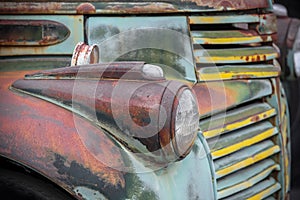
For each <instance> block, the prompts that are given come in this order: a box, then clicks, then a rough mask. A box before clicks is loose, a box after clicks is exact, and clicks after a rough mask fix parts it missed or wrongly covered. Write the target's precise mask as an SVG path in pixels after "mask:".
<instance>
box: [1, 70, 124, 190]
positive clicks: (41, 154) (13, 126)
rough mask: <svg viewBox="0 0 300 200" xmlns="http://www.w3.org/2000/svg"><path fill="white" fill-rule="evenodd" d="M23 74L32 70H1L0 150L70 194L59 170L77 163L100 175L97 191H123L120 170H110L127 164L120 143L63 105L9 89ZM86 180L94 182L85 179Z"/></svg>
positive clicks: (66, 178) (67, 181) (64, 176)
mask: <svg viewBox="0 0 300 200" xmlns="http://www.w3.org/2000/svg"><path fill="white" fill-rule="evenodd" d="M26 73H30V72H26V71H23V72H20V71H16V72H1V73H0V92H1V98H0V121H1V124H0V130H1V134H0V140H1V145H0V154H1V155H3V156H9V157H10V158H11V159H15V160H18V162H21V163H23V164H25V165H27V166H35V170H37V171H39V172H41V173H43V174H44V175H46V176H47V177H52V180H54V179H55V180H56V181H58V180H59V185H61V186H62V187H64V188H65V189H67V190H68V191H69V192H70V193H73V191H72V189H73V188H72V184H73V183H72V177H71V179H69V178H70V176H72V175H70V174H69V175H68V176H67V174H66V173H67V172H65V173H63V172H62V170H71V168H72V166H73V165H75V164H76V166H81V167H80V168H82V169H83V166H85V170H89V172H90V175H93V176H95V177H98V178H99V180H100V179H101V180H103V182H101V184H100V183H99V185H95V187H98V189H99V190H100V191H101V190H102V191H104V192H105V190H108V189H112V192H116V193H118V192H120V191H122V190H123V189H124V188H125V178H124V174H123V172H121V171H118V170H115V169H114V168H120V167H121V168H122V167H125V166H123V165H124V163H123V158H122V155H121V153H120V151H119V148H117V146H116V145H115V144H114V142H113V141H112V140H111V139H110V137H109V136H107V135H106V133H105V132H104V131H102V130H101V129H99V128H97V127H95V126H94V125H92V124H91V123H90V122H88V121H86V120H84V119H82V118H81V117H79V116H77V115H73V114H72V113H71V112H69V111H67V110H66V109H64V108H61V107H59V106H56V105H54V104H51V103H49V102H46V101H43V100H41V99H38V98H34V97H31V96H28V95H24V94H18V93H17V94H16V93H14V92H12V91H10V90H9V87H10V85H11V84H12V83H13V82H14V81H15V80H16V79H18V78H21V77H23V76H24V74H26ZM31 73H32V72H31ZM79 132H80V134H79ZM108 164H109V165H110V166H108ZM69 173H71V172H70V171H69ZM78 173H79V172H78ZM77 181H78V180H77ZM84 181H85V183H84V184H94V183H92V182H90V181H91V180H89V179H88V178H86V179H85V180H84Z"/></svg>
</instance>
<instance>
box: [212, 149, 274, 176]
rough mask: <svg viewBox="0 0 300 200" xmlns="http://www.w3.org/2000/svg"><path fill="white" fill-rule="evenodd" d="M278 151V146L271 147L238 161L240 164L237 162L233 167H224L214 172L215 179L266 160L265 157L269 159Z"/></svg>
mask: <svg viewBox="0 0 300 200" xmlns="http://www.w3.org/2000/svg"><path fill="white" fill-rule="evenodd" d="M279 151H280V147H279V146H278V145H276V146H273V147H271V148H269V149H267V150H265V151H262V152H260V153H258V154H257V155H255V156H252V157H249V158H247V159H245V160H242V161H240V162H238V163H236V164H234V165H231V166H229V167H226V168H224V169H221V170H218V171H217V172H216V175H217V178H218V177H222V176H225V175H227V174H230V173H232V172H234V171H236V170H238V169H242V168H244V167H248V166H250V165H252V164H254V163H256V162H258V161H261V160H263V159H265V158H267V157H269V156H271V155H273V154H275V153H277V152H279Z"/></svg>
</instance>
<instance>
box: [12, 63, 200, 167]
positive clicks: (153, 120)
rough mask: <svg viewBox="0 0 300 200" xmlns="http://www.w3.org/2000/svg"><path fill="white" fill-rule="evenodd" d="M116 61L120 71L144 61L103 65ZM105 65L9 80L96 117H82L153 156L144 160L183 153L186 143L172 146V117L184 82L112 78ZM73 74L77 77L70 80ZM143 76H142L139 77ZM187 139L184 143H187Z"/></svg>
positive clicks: (171, 158) (168, 159)
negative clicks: (182, 147)
mask: <svg viewBox="0 0 300 200" xmlns="http://www.w3.org/2000/svg"><path fill="white" fill-rule="evenodd" d="M122 64H123V66H125V68H124V67H123V69H125V70H126V67H127V70H128V68H129V69H130V67H131V69H134V67H135V66H141V65H142V66H144V64H143V63H133V65H132V66H130V63H113V64H112V65H111V67H110V68H109V69H112V70H114V71H116V69H117V68H118V66H120V69H122ZM134 64H135V65H134ZM105 66H106V65H103V64H102V65H101V64H97V65H94V66H92V67H91V66H85V67H84V66H83V67H82V68H83V70H84V72H81V71H80V67H67V68H61V69H56V70H52V71H46V72H40V73H35V74H32V75H26V79H25V80H18V81H16V82H14V83H13V85H12V87H13V88H15V89H18V90H20V91H24V92H26V93H29V94H32V95H34V96H37V97H40V98H44V99H46V100H49V101H51V102H53V103H56V104H58V105H62V106H64V107H67V108H68V109H70V110H72V111H73V112H75V113H78V114H81V115H82V116H86V115H88V116H91V115H95V116H97V117H96V118H91V117H87V118H88V119H89V120H91V121H93V122H94V123H97V122H98V121H99V122H100V123H101V125H100V126H102V127H103V128H105V129H106V130H109V131H110V132H111V133H112V135H113V136H114V137H116V138H117V139H118V140H119V141H120V142H121V143H123V144H124V145H126V146H127V147H128V148H129V149H130V150H131V151H134V152H135V151H138V152H139V153H145V152H144V151H149V153H150V154H153V155H151V156H149V158H146V159H148V160H152V159H153V162H154V163H155V162H158V163H162V164H166V163H167V164H168V163H169V162H171V161H175V160H178V159H179V158H184V157H185V156H186V155H187V154H188V153H189V151H190V150H191V148H187V149H188V150H187V152H183V154H182V153H178V151H176V144H177V143H175V142H174V141H176V138H175V132H174V131H173V130H174V123H175V122H174V120H175V118H174V117H173V116H174V115H175V114H174V112H175V111H176V110H177V109H176V107H177V104H178V103H177V102H178V101H179V100H178V98H179V94H180V91H181V90H183V89H184V88H188V87H187V86H185V85H184V84H182V83H180V82H175V81H166V80H165V79H156V80H155V79H154V80H155V81H153V80H151V81H147V82H146V81H145V82H140V81H137V80H136V79H130V80H129V81H128V79H122V80H121V79H119V78H118V79H112V77H109V75H110V74H113V73H111V72H110V71H105V68H103V67H105ZM101 67H102V68H101ZM99 68H100V70H98V69H99ZM101 69H104V71H101ZM101 72H104V73H105V75H106V76H108V79H105V80H102V81H101V79H104V77H103V75H102V74H101ZM112 72H113V71H112ZM125 72H126V71H125ZM136 72H138V70H136ZM81 73H83V75H80V74H81ZM123 73H124V72H123ZM77 74H78V75H77ZM129 74H130V73H129ZM136 74H137V75H138V73H136ZM139 74H141V72H140V73H139ZM95 75H96V76H95ZM97 75H98V76H97ZM77 76H78V77H79V79H76V78H77ZM140 76H142V75H140ZM49 77H50V79H49ZM133 77H134V76H133ZM95 78H96V79H95ZM30 79H31V80H30ZM51 79H54V80H51ZM59 79H60V80H59ZM66 79H69V80H66ZM99 79H100V81H97V80H99ZM144 80H147V79H145V76H144ZM78 88H80V89H78ZM125 88H126V90H125ZM74 96H75V97H74ZM76 96H77V98H76ZM158 105H160V106H158ZM196 108H197V106H196ZM161 113H163V114H161ZM191 142H193V140H192V141H191ZM191 142H189V145H188V146H192V144H190V143H191ZM147 153H148V152H147ZM145 155H146V154H145ZM151 157H153V158H151Z"/></svg>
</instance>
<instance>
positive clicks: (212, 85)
mask: <svg viewBox="0 0 300 200" xmlns="http://www.w3.org/2000/svg"><path fill="white" fill-rule="evenodd" d="M193 90H194V92H195V93H196V95H197V99H198V105H199V113H200V117H202V118H203V117H205V116H208V115H211V114H212V113H214V114H215V113H217V112H220V111H224V110H226V109H229V108H232V107H235V106H237V105H240V104H242V103H245V102H248V101H251V100H254V99H259V98H262V97H264V96H267V95H270V94H271V93H272V87H271V83H270V82H269V81H268V80H237V81H224V82H206V83H202V82H200V83H197V84H196V85H195V86H193Z"/></svg>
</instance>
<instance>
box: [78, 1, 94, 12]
mask: <svg viewBox="0 0 300 200" xmlns="http://www.w3.org/2000/svg"><path fill="white" fill-rule="evenodd" d="M76 13H77V14H94V13H96V8H95V6H94V5H93V4H91V3H82V4H80V5H78V6H77V7H76Z"/></svg>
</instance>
